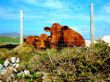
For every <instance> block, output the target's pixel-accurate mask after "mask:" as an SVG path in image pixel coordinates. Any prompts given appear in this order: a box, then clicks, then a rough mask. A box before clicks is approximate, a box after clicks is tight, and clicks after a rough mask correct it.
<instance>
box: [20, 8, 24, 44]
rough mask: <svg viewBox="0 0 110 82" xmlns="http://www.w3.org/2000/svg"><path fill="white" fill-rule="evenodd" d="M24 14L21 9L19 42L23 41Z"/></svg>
mask: <svg viewBox="0 0 110 82" xmlns="http://www.w3.org/2000/svg"><path fill="white" fill-rule="evenodd" d="M23 19H24V15H23V10H21V11H20V44H22V43H23V27H24V21H23Z"/></svg>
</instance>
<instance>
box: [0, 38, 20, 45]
mask: <svg viewBox="0 0 110 82" xmlns="http://www.w3.org/2000/svg"><path fill="white" fill-rule="evenodd" d="M3 44H19V38H18V37H17V38H16V37H15V38H12V37H6V36H1V37H0V45H3Z"/></svg>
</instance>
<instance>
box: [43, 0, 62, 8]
mask: <svg viewBox="0 0 110 82" xmlns="http://www.w3.org/2000/svg"><path fill="white" fill-rule="evenodd" d="M44 6H45V7H49V8H55V9H61V8H63V7H64V5H63V4H62V3H61V2H60V1H59V0H47V1H46V2H45V3H44Z"/></svg>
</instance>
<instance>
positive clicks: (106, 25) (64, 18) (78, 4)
mask: <svg viewBox="0 0 110 82" xmlns="http://www.w3.org/2000/svg"><path fill="white" fill-rule="evenodd" d="M91 2H92V3H94V24H95V25H94V26H95V27H94V30H95V38H97V37H102V36H103V35H110V32H109V31H110V0H0V34H1V33H10V32H18V33H19V30H20V28H19V27H20V15H19V12H20V10H23V11H24V34H25V35H40V34H41V33H47V32H45V31H44V30H43V28H44V27H45V26H51V25H52V24H53V23H55V22H57V23H60V24H61V25H68V26H69V27H71V28H72V29H74V30H75V31H77V32H79V33H80V34H81V35H83V36H84V38H85V39H89V38H90V3H91ZM47 34H49V33H47Z"/></svg>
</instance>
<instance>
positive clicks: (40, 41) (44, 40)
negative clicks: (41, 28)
mask: <svg viewBox="0 0 110 82" xmlns="http://www.w3.org/2000/svg"><path fill="white" fill-rule="evenodd" d="M49 46H50V36H47V35H46V34H41V35H40V36H39V37H37V38H36V41H35V47H36V48H37V49H45V48H46V47H49Z"/></svg>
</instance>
